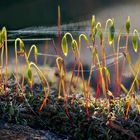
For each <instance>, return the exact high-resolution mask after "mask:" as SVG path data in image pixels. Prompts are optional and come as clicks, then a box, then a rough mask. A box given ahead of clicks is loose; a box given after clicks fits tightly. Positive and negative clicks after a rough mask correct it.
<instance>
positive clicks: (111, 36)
mask: <svg viewBox="0 0 140 140" xmlns="http://www.w3.org/2000/svg"><path fill="white" fill-rule="evenodd" d="M114 37H115V27H114V23H112V24H111V26H110V27H109V33H108V42H109V45H112V43H113V41H114Z"/></svg>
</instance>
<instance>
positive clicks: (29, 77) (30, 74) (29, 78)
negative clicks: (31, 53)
mask: <svg viewBox="0 0 140 140" xmlns="http://www.w3.org/2000/svg"><path fill="white" fill-rule="evenodd" d="M28 81H29V83H30V84H31V83H32V71H31V68H30V67H28Z"/></svg>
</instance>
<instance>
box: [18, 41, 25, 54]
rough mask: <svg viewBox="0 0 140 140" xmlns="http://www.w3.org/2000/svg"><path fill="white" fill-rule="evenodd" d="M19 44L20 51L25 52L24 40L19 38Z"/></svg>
mask: <svg viewBox="0 0 140 140" xmlns="http://www.w3.org/2000/svg"><path fill="white" fill-rule="evenodd" d="M19 45H20V52H21V53H24V52H25V48H24V42H23V41H22V40H21V39H20V42H19Z"/></svg>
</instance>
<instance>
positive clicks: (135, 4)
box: [0, 0, 140, 30]
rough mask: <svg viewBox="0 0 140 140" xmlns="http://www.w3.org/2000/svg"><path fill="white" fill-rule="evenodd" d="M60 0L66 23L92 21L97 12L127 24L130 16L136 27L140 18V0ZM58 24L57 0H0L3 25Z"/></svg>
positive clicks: (21, 26)
mask: <svg viewBox="0 0 140 140" xmlns="http://www.w3.org/2000/svg"><path fill="white" fill-rule="evenodd" d="M60 2H61V23H62V24H65V23H72V22H78V21H83V20H88V19H91V16H92V15H93V14H94V15H96V17H97V18H98V19H99V20H101V21H104V19H107V18H108V17H110V18H112V17H114V18H116V19H117V20H116V21H117V24H120V22H122V23H124V21H125V20H126V18H127V16H128V15H130V16H131V18H132V21H133V22H134V23H133V25H134V26H136V24H138V22H137V21H138V20H139V17H140V12H139V9H140V1H139V0H133V1H132V0H60ZM136 22H137V23H136ZM139 23H140V22H139ZM56 25H57V0H0V26H1V27H2V26H6V27H7V28H8V29H10V30H14V29H21V28H26V27H31V26H56Z"/></svg>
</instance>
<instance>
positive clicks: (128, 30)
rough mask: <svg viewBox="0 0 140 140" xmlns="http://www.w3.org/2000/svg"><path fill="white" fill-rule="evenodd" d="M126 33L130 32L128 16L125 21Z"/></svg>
mask: <svg viewBox="0 0 140 140" xmlns="http://www.w3.org/2000/svg"><path fill="white" fill-rule="evenodd" d="M125 27H126V32H127V33H128V34H129V32H130V16H128V18H127V21H126V25H125Z"/></svg>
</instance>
